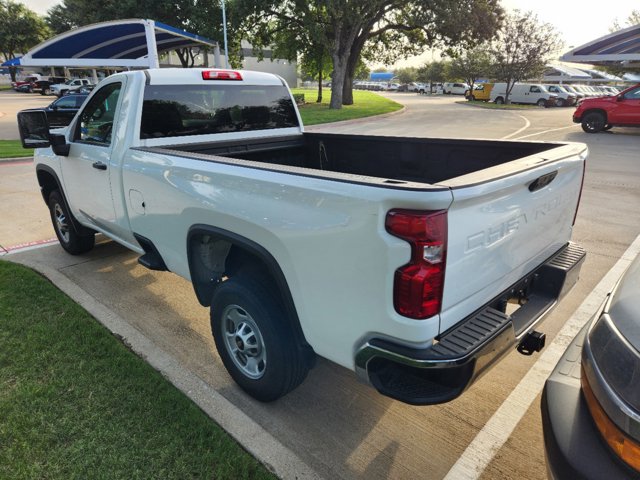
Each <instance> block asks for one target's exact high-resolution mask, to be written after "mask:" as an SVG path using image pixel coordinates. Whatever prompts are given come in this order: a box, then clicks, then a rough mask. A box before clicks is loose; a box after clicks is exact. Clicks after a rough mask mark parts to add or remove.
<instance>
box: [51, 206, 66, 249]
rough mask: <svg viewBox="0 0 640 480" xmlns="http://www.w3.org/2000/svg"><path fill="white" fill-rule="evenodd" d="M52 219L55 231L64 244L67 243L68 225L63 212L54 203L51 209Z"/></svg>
mask: <svg viewBox="0 0 640 480" xmlns="http://www.w3.org/2000/svg"><path fill="white" fill-rule="evenodd" d="M53 217H54V219H55V222H56V230H57V231H58V234H60V236H61V237H62V239H63V240H64V242H65V243H68V242H69V224H68V223H67V216H66V215H65V214H64V210H62V207H61V206H60V204H59V203H56V204H55V206H54V207H53Z"/></svg>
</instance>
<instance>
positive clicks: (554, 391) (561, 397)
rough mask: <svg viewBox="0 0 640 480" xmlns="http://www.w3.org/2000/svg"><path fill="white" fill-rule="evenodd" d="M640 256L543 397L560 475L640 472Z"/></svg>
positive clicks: (620, 479)
mask: <svg viewBox="0 0 640 480" xmlns="http://www.w3.org/2000/svg"><path fill="white" fill-rule="evenodd" d="M639 300H640V257H638V258H636V259H635V261H634V262H633V263H632V264H631V265H630V267H629V268H628V270H627V271H626V273H625V274H624V275H623V276H622V278H621V279H620V281H619V282H618V284H617V286H616V287H615V288H614V290H613V291H612V292H611V293H610V294H609V296H608V297H607V300H606V302H605V303H604V305H603V306H602V307H601V308H600V309H599V311H598V312H597V313H596V315H594V318H593V319H592V321H591V322H590V324H589V325H587V326H586V327H585V328H583V329H582V331H581V332H580V333H579V334H578V335H577V336H576V338H575V339H574V341H573V342H572V344H571V345H570V346H569V348H568V349H567V351H566V352H565V354H564V355H563V357H562V358H561V359H560V362H558V365H557V366H556V368H555V370H554V371H553V373H552V374H551V376H550V377H549V379H548V380H547V382H546V384H545V388H544V392H543V396H542V423H543V431H544V442H545V453H546V456H547V472H548V474H549V478H552V479H565V478H566V479H572V480H573V479H616V480H624V479H632V478H633V479H636V478H639V476H640V301H639Z"/></svg>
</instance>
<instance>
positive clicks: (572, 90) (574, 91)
mask: <svg viewBox="0 0 640 480" xmlns="http://www.w3.org/2000/svg"><path fill="white" fill-rule="evenodd" d="M562 88H564V89H565V90H566V91H567V92H569V93H570V94H572V95H575V97H576V103H578V102H579V101H580V100H582V99H583V98H587V95H586V94H585V93H584V92H579V91H578V90H577V89H575V88H574V87H573V86H572V85H567V84H562Z"/></svg>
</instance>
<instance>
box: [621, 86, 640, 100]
mask: <svg viewBox="0 0 640 480" xmlns="http://www.w3.org/2000/svg"><path fill="white" fill-rule="evenodd" d="M624 98H625V99H626V100H640V88H635V89H633V90H629V91H628V92H627V93H625V94H624Z"/></svg>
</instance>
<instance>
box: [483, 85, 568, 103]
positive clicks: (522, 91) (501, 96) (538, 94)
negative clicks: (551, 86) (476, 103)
mask: <svg viewBox="0 0 640 480" xmlns="http://www.w3.org/2000/svg"><path fill="white" fill-rule="evenodd" d="M490 98H491V101H492V102H494V103H504V102H505V99H506V98H507V84H506V83H495V84H494V85H493V89H492V90H491V96H490ZM557 98H558V97H557V95H555V94H553V93H551V92H549V90H547V89H546V88H545V87H544V86H543V85H541V84H539V83H516V84H515V85H514V86H513V88H512V89H511V93H510V94H509V100H510V101H511V103H523V104H529V105H538V106H540V107H552V106H554V105H555V103H556V99H557Z"/></svg>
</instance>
